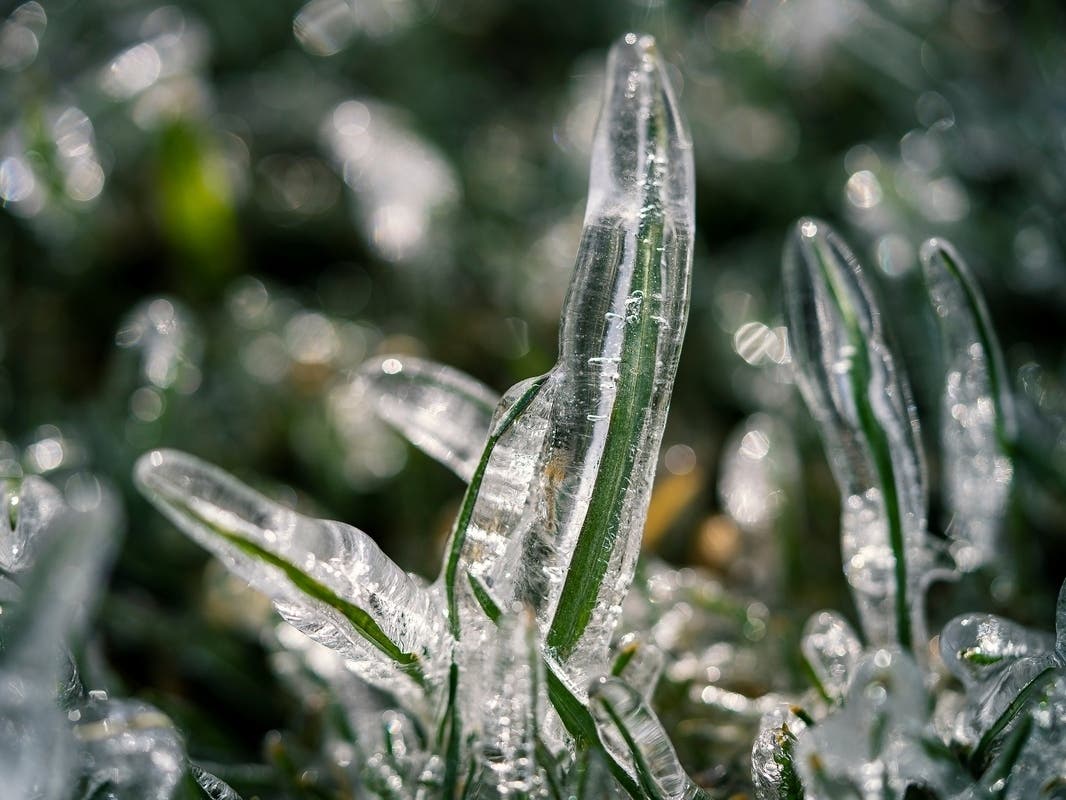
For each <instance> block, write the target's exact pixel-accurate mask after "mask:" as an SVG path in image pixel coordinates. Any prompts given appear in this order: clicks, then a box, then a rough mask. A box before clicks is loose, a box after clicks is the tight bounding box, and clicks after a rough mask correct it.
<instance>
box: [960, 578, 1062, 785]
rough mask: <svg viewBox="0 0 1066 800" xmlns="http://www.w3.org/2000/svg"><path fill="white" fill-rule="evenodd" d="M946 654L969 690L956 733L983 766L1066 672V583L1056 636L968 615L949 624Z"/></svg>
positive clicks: (975, 763) (972, 758) (989, 617)
mask: <svg viewBox="0 0 1066 800" xmlns="http://www.w3.org/2000/svg"><path fill="white" fill-rule="evenodd" d="M940 656H941V658H942V659H943V661H944V665H945V666H946V667H947V668H948V671H950V672H951V673H952V674H953V675H955V677H957V678H958V679H959V680H960V681H961V682H962V684H963V686H964V688H965V689H966V706H965V708H964V709H963V712H962V713H961V714H960V715H959V717H958V721H957V723H956V730H955V731H954V735H955V737H956V738H957V739H958V740H959V741H960V742H961V743H962V744H964V745H968V746H969V747H971V748H972V750H971V754H970V761H971V764H972V765H973V767H974V768H975V769H981V768H983V767H984V766H985V764H986V762H987V761H988V756H989V753H990V752H991V751H992V749H993V748H994V747H995V746H997V744H998V742H999V740H1000V739H1001V737H1002V735H1003V734H1004V732H1005V731H1006V730H1007V729H1008V727H1009V726H1010V725H1011V724H1012V723H1013V722H1014V720H1015V718H1017V717H1018V715H1019V714H1020V713H1022V712H1023V711H1024V710H1025V709H1026V708H1027V707H1029V706H1030V705H1031V704H1032V703H1033V700H1034V698H1035V697H1037V696H1039V692H1040V690H1041V689H1042V688H1043V687H1044V686H1045V685H1046V684H1047V682H1048V681H1050V680H1052V679H1053V678H1055V676H1056V675H1061V674H1063V673H1066V583H1063V586H1062V588H1061V589H1060V591H1059V598H1058V605H1057V611H1056V634H1055V635H1054V636H1052V635H1050V634H1047V633H1044V632H1041V631H1032V630H1029V629H1028V628H1025V627H1022V626H1021V625H1019V624H1017V623H1016V622H1012V621H1010V620H1007V619H1003V618H1002V617H997V616H995V615H992V614H964V615H962V616H959V617H956V618H955V619H953V620H951V622H949V623H948V624H947V625H946V626H945V627H944V630H943V632H942V633H941V634H940Z"/></svg>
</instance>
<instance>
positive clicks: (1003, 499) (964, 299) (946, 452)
mask: <svg viewBox="0 0 1066 800" xmlns="http://www.w3.org/2000/svg"><path fill="white" fill-rule="evenodd" d="M921 261H922V273H923V275H924V277H925V284H926V288H927V290H928V293H929V302H930V303H931V305H932V307H933V311H934V314H935V316H936V320H937V324H938V327H939V330H940V340H941V350H942V352H943V355H944V360H945V366H946V379H945V384H944V391H943V396H942V400H941V413H940V419H941V430H940V442H941V449H942V450H943V471H944V485H945V495H946V500H947V505H948V509H949V511H950V512H951V518H952V523H951V527H950V528H949V529H948V536H949V537H950V539H951V542H952V545H951V551H952V555H953V556H954V558H955V563H956V564H957V565H958V566H959V568H960V569H962V570H964V571H970V570H973V569H975V568H977V567H979V566H981V565H983V564H988V563H990V562H992V561H993V560H995V559H996V558H997V556H998V554H999V549H1000V548H999V545H1000V537H999V533H1000V526H1001V524H1002V519H1003V515H1004V513H1005V510H1006V505H1007V499H1008V497H1009V495H1010V488H1011V480H1012V477H1013V471H1014V469H1013V464H1012V460H1011V449H1012V447H1013V443H1014V441H1015V438H1016V436H1015V423H1014V406H1013V397H1012V395H1011V391H1010V385H1009V381H1008V380H1007V375H1006V370H1005V368H1004V366H1003V355H1002V353H1001V352H1000V348H999V342H998V340H997V339H996V334H995V332H994V331H993V330H992V325H991V322H990V320H989V314H988V309H987V308H986V307H985V302H984V298H983V297H982V296H981V292H980V289H979V288H978V286H977V282H976V281H975V280H974V278H973V276H972V274H971V273H970V270H969V268H968V267H967V266H966V264H965V262H963V260H962V258H961V257H960V256H959V254H958V253H957V252H956V251H955V248H953V247H952V246H951V245H950V244H949V243H948V242H945V241H944V240H942V239H930V240H929V241H927V242H926V243H925V244H924V245H923V246H922V252H921Z"/></svg>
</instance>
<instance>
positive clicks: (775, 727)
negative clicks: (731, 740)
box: [751, 705, 807, 800]
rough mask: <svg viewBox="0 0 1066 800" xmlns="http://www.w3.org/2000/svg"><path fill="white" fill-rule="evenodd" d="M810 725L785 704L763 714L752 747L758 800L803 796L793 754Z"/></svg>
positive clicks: (752, 763) (752, 771) (752, 768)
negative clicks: (801, 736) (799, 737)
mask: <svg viewBox="0 0 1066 800" xmlns="http://www.w3.org/2000/svg"><path fill="white" fill-rule="evenodd" d="M806 727H807V726H806V725H805V724H804V723H803V721H802V720H801V719H799V718H798V717H796V715H795V714H793V713H791V712H790V711H789V708H788V707H787V706H784V705H782V706H779V707H778V708H775V709H774V710H773V711H770V712H769V713H767V714H765V715H764V716H763V718H762V720H761V721H760V723H759V734H758V736H756V737H755V742H754V743H753V744H752V748H751V782H752V784H753V785H754V787H755V798H756V800H789V799H790V798H794V797H798V796H801V795H800V793H801V792H802V789H801V787H800V785H799V775H798V774H797V773H796V767H795V764H794V762H793V756H794V752H795V747H796V735H797V734H798V733H799V732H801V731H803V730H804V729H805V728H806Z"/></svg>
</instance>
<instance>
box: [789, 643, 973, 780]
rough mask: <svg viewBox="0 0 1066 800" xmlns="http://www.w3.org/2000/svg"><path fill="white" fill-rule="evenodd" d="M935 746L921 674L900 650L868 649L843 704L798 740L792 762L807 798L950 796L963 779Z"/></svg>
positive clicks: (957, 767) (856, 669) (953, 764)
mask: <svg viewBox="0 0 1066 800" xmlns="http://www.w3.org/2000/svg"><path fill="white" fill-rule="evenodd" d="M937 744H938V742H937V740H936V738H935V733H934V732H933V730H932V726H931V724H930V722H929V701H928V697H927V696H926V693H925V685H924V676H923V674H922V670H921V669H920V668H919V667H918V665H917V664H916V663H915V661H914V659H913V658H911V656H909V655H908V654H906V653H904V652H902V651H899V650H887V649H881V650H873V651H869V652H867V653H866V654H865V655H864V656H863V658H862V659H861V660H860V661H859V662H858V664H857V665H856V667H855V672H854V675H853V676H852V678H851V682H850V686H849V689H848V694H847V697H846V698H845V700H844V703H843V705H842V706H841V707H840V708H839V709H838V710H837V711H835V712H834V713H832V714H831V715H830V716H828V717H826V718H825V719H823V720H820V721H819V722H818V723H817V724H816V725H814V726H813V727H809V728H807V729H806V730H805V731H803V732H802V733H801V734H800V735H799V736H798V737H797V741H796V744H795V756H794V763H795V766H796V769H797V771H798V772H799V774H800V777H801V780H802V782H803V789H804V797H805V798H806V800H836V798H844V797H848V798H856V800H884V799H885V798H899V799H900V800H902V798H903V797H904V796H905V794H906V793H907V790H908V788H909V787H912V786H914V787H920V788H926V789H931V790H933V791H934V792H936V794H935V795H934V796H941V797H946V796H952V795H954V794H955V793H956V792H958V791H960V790H961V788H962V787H963V786H964V785H965V780H964V778H963V776H962V772H961V770H960V768H959V765H958V762H956V761H955V760H954V759H953V758H951V757H950V756H949V757H948V758H946V759H945V758H944V757H943V755H942V754H941V753H939V752H937ZM939 749H940V750H943V749H944V748H943V745H940V748H939Z"/></svg>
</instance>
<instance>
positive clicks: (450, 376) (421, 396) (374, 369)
mask: <svg viewBox="0 0 1066 800" xmlns="http://www.w3.org/2000/svg"><path fill="white" fill-rule="evenodd" d="M354 383H355V385H356V387H357V389H358V391H360V392H361V393H362V394H363V395H364V396H366V397H367V399H368V400H369V401H370V404H371V405H372V407H373V409H374V412H375V413H376V414H377V415H378V416H379V417H380V418H381V419H382V420H384V421H385V422H387V423H388V424H389V425H391V426H392V427H393V428H395V429H396V430H397V431H399V432H400V433H401V434H403V435H404V436H405V437H406V438H407V440H408V441H409V442H411V444H413V445H414V446H415V447H417V448H419V449H420V450H422V451H424V452H425V453H426V454H427V455H429V456H430V457H432V458H435V459H436V460H437V461H439V462H440V463H442V464H444V466H446V467H448V468H449V469H451V470H452V471H453V472H454V473H455V474H456V475H458V476H459V477H460V478H462V479H463V480H464V481H467V482H469V481H470V479H471V478H472V477H473V475H474V471H475V470H476V469H477V466H478V463H479V461H480V456H481V453H482V450H483V447H484V443H485V439H486V438H487V437H488V435H489V425H490V423H491V421H492V414H493V410H494V409H495V408H496V404H497V402H498V401H499V398H498V397H497V396H496V395H495V394H494V393H493V392H492V390H491V389H489V388H488V387H487V386H485V385H484V384H482V383H480V382H479V381H476V380H474V379H473V378H471V377H470V376H469V375H464V374H463V373H462V372H460V371H459V370H456V369H452V368H451V367H446V366H444V365H443V364H437V363H435V362H433V361H427V360H426V359H422V358H415V357H414V356H405V355H392V356H383V357H381V358H375V359H373V360H371V361H368V362H366V363H365V364H363V365H362V366H361V367H360V368H359V370H358V371H357V372H356V375H355V378H354Z"/></svg>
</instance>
